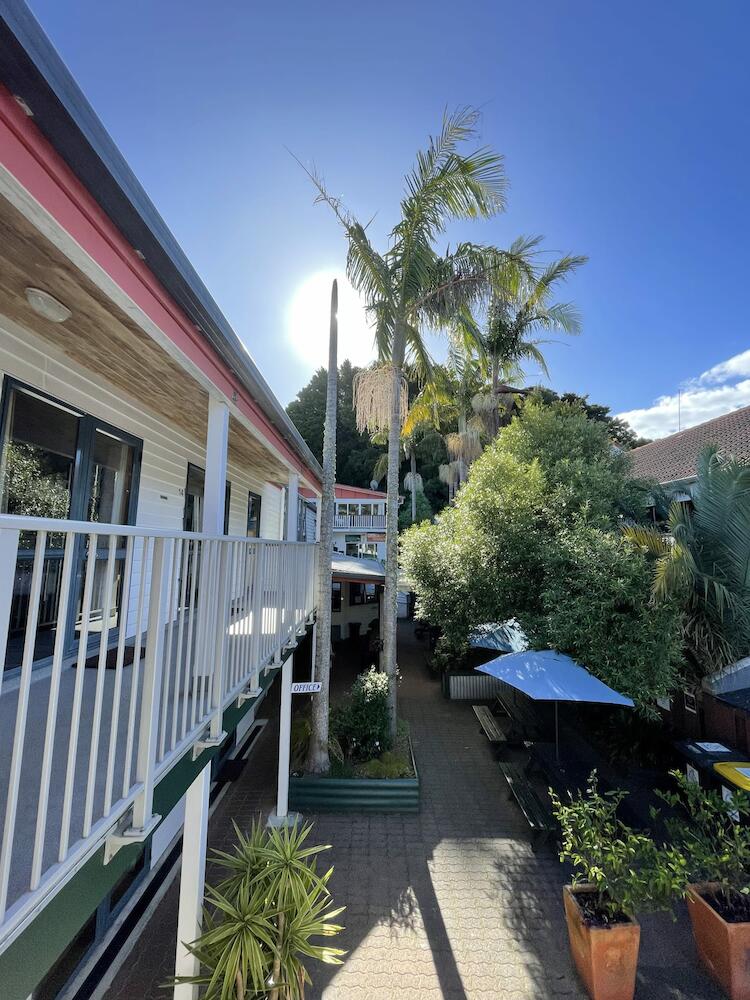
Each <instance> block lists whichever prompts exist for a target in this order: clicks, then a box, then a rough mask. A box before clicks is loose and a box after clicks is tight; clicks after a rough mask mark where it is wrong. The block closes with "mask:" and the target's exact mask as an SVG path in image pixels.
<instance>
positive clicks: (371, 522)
mask: <svg viewBox="0 0 750 1000" xmlns="http://www.w3.org/2000/svg"><path fill="white" fill-rule="evenodd" d="M333 527H334V528H344V529H351V530H352V531H357V530H359V531H362V530H374V531H385V514H336V515H334V518H333Z"/></svg>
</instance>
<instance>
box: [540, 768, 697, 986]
mask: <svg viewBox="0 0 750 1000" xmlns="http://www.w3.org/2000/svg"><path fill="white" fill-rule="evenodd" d="M626 795H627V792H624V791H612V792H607V793H605V794H600V792H599V790H598V787H597V779H596V773H595V772H594V773H592V775H591V777H590V778H589V781H588V785H587V788H586V790H585V791H584V792H578V793H576V794H573V793H569V800H568V801H567V802H565V803H563V802H562V801H561V800H560V798H559V797H558V796H557V795H556V794H555V793H554V792H553V791H552V790H550V796H551V798H552V804H553V808H554V812H555V816H556V817H557V819H558V820H559V822H560V826H561V831H562V847H561V851H560V860H561V861H568V862H570V863H571V864H572V866H573V870H574V876H573V884H572V885H566V886H565V887H564V888H563V900H564V904H565V918H566V921H567V925H568V937H569V939H570V950H571V953H572V955H573V960H574V962H575V965H576V968H577V969H578V973H579V975H580V977H581V979H582V980H583V982H584V985H585V986H586V990H587V991H588V994H589V996H590V997H592V998H593V1000H632V998H633V995H634V993H635V977H636V970H637V965H638V949H639V946H640V934H641V929H640V925H639V924H638V922H637V920H636V917H635V914H636V913H637V912H645V911H657V910H669V909H670V907H671V901H672V899H673V898H674V895H675V894H676V893H677V892H678V891H679V885H680V882H679V866H677V867H675V866H674V864H673V859H672V857H671V855H670V856H668V855H666V854H665V852H663V851H661V850H660V849H659V848H658V847H657V846H656V845H655V844H654V841H653V839H652V838H651V836H650V835H649V833H648V831H642V832H641V831H636V830H633V829H632V828H631V827H629V826H627V825H626V824H625V823H623V822H622V821H621V820H620V819H619V818H618V816H617V810H618V807H619V806H620V803H621V802H622V800H623V799H624V798H625V796H626Z"/></svg>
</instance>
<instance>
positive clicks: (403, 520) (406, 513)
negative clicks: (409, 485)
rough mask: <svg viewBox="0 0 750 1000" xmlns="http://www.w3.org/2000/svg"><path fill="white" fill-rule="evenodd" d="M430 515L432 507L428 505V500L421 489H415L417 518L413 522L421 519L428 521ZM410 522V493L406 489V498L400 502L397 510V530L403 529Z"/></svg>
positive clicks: (418, 522) (419, 521) (417, 522)
mask: <svg viewBox="0 0 750 1000" xmlns="http://www.w3.org/2000/svg"><path fill="white" fill-rule="evenodd" d="M431 517H432V507H431V506H430V501H429V500H428V499H427V497H426V496H425V495H424V493H423V492H422V490H418V491H417V519H416V521H415V522H414V523H415V524H420V523H421V522H422V521H429V520H430V518H431ZM411 523H412V521H411V493H409V491H408V490H407V491H406V498H405V499H404V502H403V503H402V504H401V508H400V509H399V512H398V530H399V531H403V530H404V528H408V527H409V525H410V524H411Z"/></svg>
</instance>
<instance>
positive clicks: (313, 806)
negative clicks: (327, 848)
mask: <svg viewBox="0 0 750 1000" xmlns="http://www.w3.org/2000/svg"><path fill="white" fill-rule="evenodd" d="M289 808H290V809H292V810H294V811H295V812H301V813H306V812H313V813H315V812H342V813H347V812H358V813H359V812H361V813H418V812H419V778H418V777H417V778H318V777H316V776H314V775H309V774H306V775H304V776H303V777H295V776H292V777H291V778H290V779H289Z"/></svg>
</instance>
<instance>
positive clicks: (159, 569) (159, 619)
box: [133, 538, 171, 830]
mask: <svg viewBox="0 0 750 1000" xmlns="http://www.w3.org/2000/svg"><path fill="white" fill-rule="evenodd" d="M170 567H171V560H170V559H169V558H168V556H167V552H166V539H164V538H156V539H155V540H154V555H153V558H152V560H151V592H150V595H149V606H148V632H147V636H146V657H145V659H144V665H143V696H142V698H143V700H142V703H141V722H140V729H139V733H138V758H137V763H136V780H137V781H140V782H143V790H142V791H141V793H140V794H139V796H138V798H137V799H136V800H135V803H134V804H133V827H134V828H135V829H136V830H145V829H147V828H148V826H149V825H150V823H151V822H152V810H153V797H154V772H155V770H156V751H157V743H158V739H157V737H158V730H159V709H160V704H159V701H160V696H161V688H162V670H163V669H164V628H165V626H164V609H165V605H166V603H167V599H168V598H167V594H168V590H169V571H170Z"/></svg>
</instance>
